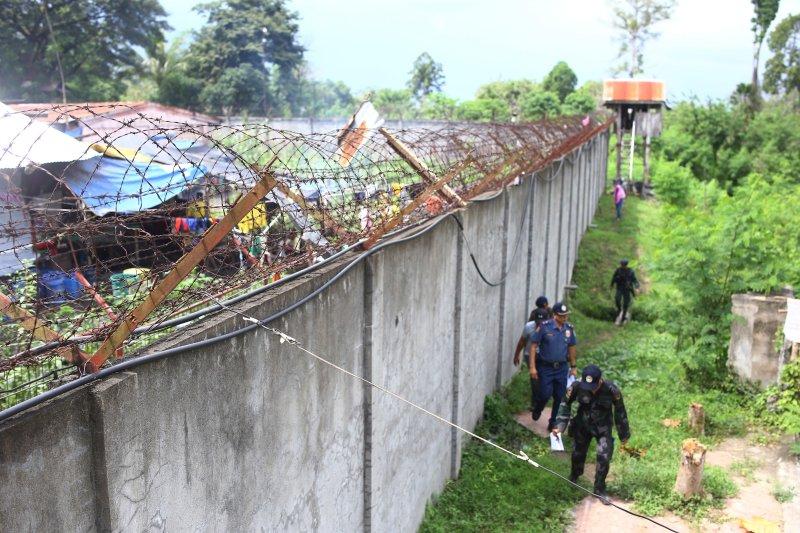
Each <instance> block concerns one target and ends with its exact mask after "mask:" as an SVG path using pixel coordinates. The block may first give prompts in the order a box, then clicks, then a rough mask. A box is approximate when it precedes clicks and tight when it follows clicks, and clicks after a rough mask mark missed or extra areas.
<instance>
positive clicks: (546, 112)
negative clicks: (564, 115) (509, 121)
mask: <svg viewBox="0 0 800 533" xmlns="http://www.w3.org/2000/svg"><path fill="white" fill-rule="evenodd" d="M559 112H560V105H559V101H558V95H557V94H556V93H554V92H550V91H537V92H533V93H528V94H527V95H526V96H525V98H524V99H523V100H522V117H523V118H524V119H525V120H541V119H543V118H547V117H553V116H556V115H558V114H559Z"/></svg>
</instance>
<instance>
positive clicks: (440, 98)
mask: <svg viewBox="0 0 800 533" xmlns="http://www.w3.org/2000/svg"><path fill="white" fill-rule="evenodd" d="M457 109H458V101H457V100H456V99H455V98H450V97H449V96H446V95H444V94H442V93H433V94H429V95H428V96H427V97H426V98H425V99H424V100H423V101H422V105H420V109H419V111H420V116H422V118H426V119H429V120H453V119H454V118H455V117H456V110H457Z"/></svg>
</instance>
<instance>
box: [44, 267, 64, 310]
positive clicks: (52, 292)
mask: <svg viewBox="0 0 800 533" xmlns="http://www.w3.org/2000/svg"><path fill="white" fill-rule="evenodd" d="M68 279H69V276H68V275H67V274H65V273H64V272H62V271H60V270H42V271H40V272H39V280H38V285H37V292H38V294H39V298H41V299H43V300H46V301H48V302H50V303H55V302H60V301H64V299H65V298H66V296H67V287H66V286H65V282H66V281H67V280H68Z"/></svg>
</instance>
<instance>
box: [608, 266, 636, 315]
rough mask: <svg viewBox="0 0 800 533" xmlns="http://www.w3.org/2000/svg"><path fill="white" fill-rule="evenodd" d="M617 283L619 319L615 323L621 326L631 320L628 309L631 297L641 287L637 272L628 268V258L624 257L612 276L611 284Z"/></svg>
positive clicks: (616, 295) (615, 297) (616, 299)
mask: <svg viewBox="0 0 800 533" xmlns="http://www.w3.org/2000/svg"><path fill="white" fill-rule="evenodd" d="M615 285H616V287H617V291H616V294H614V305H615V306H616V308H617V319H616V320H615V321H614V324H616V325H617V326H619V325H620V324H622V323H623V322H627V321H628V320H630V315H629V313H628V309H629V308H630V306H631V298H632V297H633V296H634V295H635V294H636V289H638V288H639V280H638V279H636V272H634V271H633V269H631V268H628V260H627V259H623V260H621V261H620V262H619V268H617V269H616V270H615V271H614V275H613V276H611V286H612V287H614V286H615Z"/></svg>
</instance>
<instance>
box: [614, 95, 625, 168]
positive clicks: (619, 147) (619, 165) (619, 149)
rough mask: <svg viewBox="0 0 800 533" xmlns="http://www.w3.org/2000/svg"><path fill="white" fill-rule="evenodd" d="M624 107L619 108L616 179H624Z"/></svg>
mask: <svg viewBox="0 0 800 533" xmlns="http://www.w3.org/2000/svg"><path fill="white" fill-rule="evenodd" d="M623 136H624V133H623V131H622V106H619V107H617V173H616V178H615V179H621V178H622V138H623Z"/></svg>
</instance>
